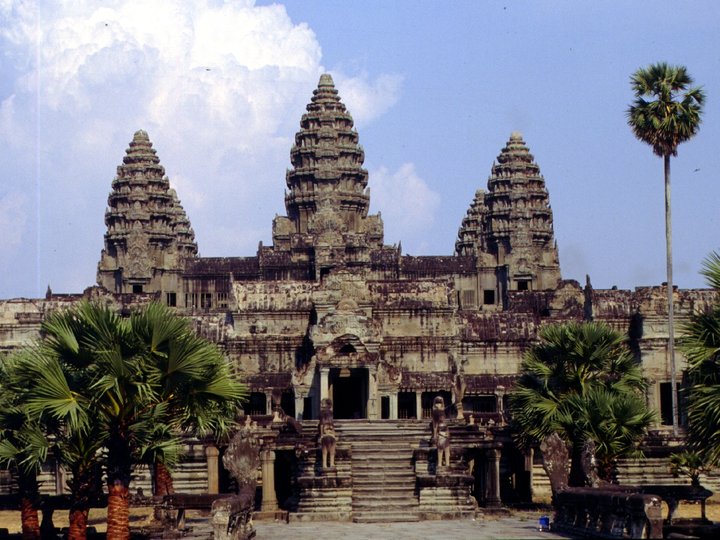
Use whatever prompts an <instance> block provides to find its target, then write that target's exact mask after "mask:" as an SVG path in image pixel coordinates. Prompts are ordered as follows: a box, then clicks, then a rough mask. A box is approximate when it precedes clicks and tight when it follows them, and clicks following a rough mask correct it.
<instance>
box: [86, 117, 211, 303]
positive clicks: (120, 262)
mask: <svg viewBox="0 0 720 540" xmlns="http://www.w3.org/2000/svg"><path fill="white" fill-rule="evenodd" d="M105 224H106V226H107V232H106V233H105V249H104V250H103V254H102V257H101V260H100V264H99V265H98V282H99V283H100V284H101V285H104V286H106V287H107V288H109V289H111V290H112V289H115V288H116V286H117V284H116V283H115V280H116V278H115V277H114V274H113V273H114V272H116V271H117V270H118V269H120V268H122V272H123V278H122V279H123V281H127V280H128V279H129V280H131V281H133V282H143V283H148V282H149V281H150V280H151V279H152V276H153V272H154V271H155V269H163V270H171V269H172V270H179V269H181V268H182V261H183V260H184V259H185V258H188V257H194V256H195V255H196V254H197V244H196V243H195V233H194V232H193V229H192V227H191V225H190V220H189V219H188V217H187V214H186V213H185V210H184V209H183V207H182V205H181V204H180V200H179V199H178V197H177V193H175V191H174V190H173V189H171V188H170V182H169V180H168V178H167V177H166V176H165V168H164V167H163V166H162V165H161V164H160V158H158V156H157V152H156V151H155V149H154V148H153V145H152V142H150V138H149V137H148V134H147V132H146V131H144V130H138V131H136V132H135V134H134V135H133V139H132V141H131V142H130V144H129V146H128V148H127V150H126V151H125V156H124V157H123V160H122V164H121V165H120V166H118V168H117V175H116V177H115V179H114V180H113V182H112V190H111V192H110V195H109V196H108V208H107V210H106V212H105ZM150 246H154V247H156V251H155V252H154V253H153V251H152V250H151V249H150Z"/></svg>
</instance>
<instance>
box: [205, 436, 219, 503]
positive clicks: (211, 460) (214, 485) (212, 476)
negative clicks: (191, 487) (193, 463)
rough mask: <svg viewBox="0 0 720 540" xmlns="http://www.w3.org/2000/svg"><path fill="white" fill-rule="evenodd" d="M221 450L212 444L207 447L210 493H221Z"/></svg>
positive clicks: (206, 456)
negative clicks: (219, 459)
mask: <svg viewBox="0 0 720 540" xmlns="http://www.w3.org/2000/svg"><path fill="white" fill-rule="evenodd" d="M219 455H220V452H219V451H218V449H217V447H216V446H214V445H212V444H210V445H208V446H206V447H205V458H206V460H207V479H208V487H207V492H208V493H220V469H219V468H218V456H219Z"/></svg>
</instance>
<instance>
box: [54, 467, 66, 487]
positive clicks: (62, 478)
mask: <svg viewBox="0 0 720 540" xmlns="http://www.w3.org/2000/svg"><path fill="white" fill-rule="evenodd" d="M66 487H67V475H66V474H65V469H64V468H63V466H62V465H60V463H59V462H58V461H55V495H62V494H64V493H65V488H66Z"/></svg>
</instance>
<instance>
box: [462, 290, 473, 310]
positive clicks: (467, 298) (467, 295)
mask: <svg viewBox="0 0 720 540" xmlns="http://www.w3.org/2000/svg"><path fill="white" fill-rule="evenodd" d="M460 305H461V306H462V307H464V308H469V307H475V291H473V290H472V289H468V290H466V291H462V295H461V297H460Z"/></svg>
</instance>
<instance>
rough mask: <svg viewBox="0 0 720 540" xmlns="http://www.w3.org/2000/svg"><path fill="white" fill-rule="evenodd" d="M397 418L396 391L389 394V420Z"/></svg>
mask: <svg viewBox="0 0 720 540" xmlns="http://www.w3.org/2000/svg"><path fill="white" fill-rule="evenodd" d="M397 419H398V395H397V392H392V393H391V394H390V420H397Z"/></svg>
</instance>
